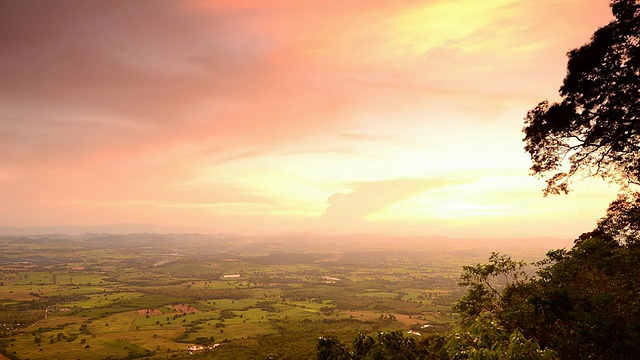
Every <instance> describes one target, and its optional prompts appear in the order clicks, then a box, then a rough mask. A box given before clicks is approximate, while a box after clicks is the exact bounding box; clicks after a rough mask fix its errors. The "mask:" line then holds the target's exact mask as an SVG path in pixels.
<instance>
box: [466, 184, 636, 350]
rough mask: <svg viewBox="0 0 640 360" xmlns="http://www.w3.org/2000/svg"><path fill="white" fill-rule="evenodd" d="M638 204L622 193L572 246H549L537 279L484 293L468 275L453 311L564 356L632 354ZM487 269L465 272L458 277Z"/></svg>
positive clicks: (481, 282)
mask: <svg viewBox="0 0 640 360" xmlns="http://www.w3.org/2000/svg"><path fill="white" fill-rule="evenodd" d="M639 203H640V194H636V196H635V197H631V196H628V195H627V196H621V197H620V198H619V199H618V200H617V201H615V202H614V203H612V204H611V206H610V208H609V210H608V213H607V216H605V217H604V218H603V219H601V220H600V221H599V222H598V226H597V227H596V229H595V230H594V231H592V232H589V233H586V234H583V235H582V236H580V238H579V239H577V240H576V243H575V245H574V247H573V248H572V249H571V250H569V251H567V250H564V249H561V250H554V251H550V252H549V253H548V254H547V257H546V259H545V260H544V261H542V262H540V263H539V264H538V265H539V266H541V268H540V270H539V271H538V272H537V276H536V277H535V278H532V279H528V280H523V281H518V282H513V283H511V284H510V285H507V286H506V287H505V288H504V289H503V291H501V292H500V294H499V296H498V295H497V296H486V294H487V293H491V292H492V290H491V287H490V286H489V285H487V284H486V283H485V282H484V280H483V278H482V277H479V278H478V277H476V278H472V281H470V282H468V283H467V284H466V285H467V286H468V287H469V288H470V291H469V293H468V295H467V296H466V297H465V298H463V300H462V301H461V302H460V303H459V304H458V305H457V308H458V309H459V310H460V311H461V312H462V313H463V314H464V315H465V318H466V319H467V321H468V322H470V321H474V320H475V319H477V318H478V317H480V316H487V314H488V316H490V317H491V318H494V319H496V321H497V322H498V323H499V324H500V326H502V327H504V329H505V330H506V331H507V332H512V331H521V332H522V334H523V335H524V336H525V337H526V338H530V339H534V340H536V341H537V342H538V343H539V344H540V346H541V347H542V348H551V349H554V350H556V351H557V352H558V355H559V356H560V357H561V358H563V359H565V358H566V359H571V358H575V359H587V358H590V359H633V358H637V354H640V297H639V296H638V295H640V294H639V292H640V262H639V260H640V243H639V242H638V228H639V226H640V221H639V219H640V206H638V204H639ZM487 266H489V265H478V267H476V268H469V269H466V274H465V275H463V279H465V278H470V277H469V275H468V273H469V272H470V271H473V270H476V269H477V268H485V267H487ZM507 270H508V269H507ZM469 304H472V305H474V306H469ZM478 309H481V311H478Z"/></svg>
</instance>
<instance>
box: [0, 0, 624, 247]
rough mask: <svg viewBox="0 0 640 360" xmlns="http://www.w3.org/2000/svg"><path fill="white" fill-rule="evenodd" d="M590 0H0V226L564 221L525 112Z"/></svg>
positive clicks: (595, 205)
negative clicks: (536, 167) (533, 158)
mask: <svg viewBox="0 0 640 360" xmlns="http://www.w3.org/2000/svg"><path fill="white" fill-rule="evenodd" d="M611 19H612V15H611V13H610V10H609V7H608V2H607V1H605V0H538V1H528V0H483V1H477V0H422V1H418V0H398V1H382V0H367V1H365V0H344V1H326V0H269V1H257V0H246V1H242V0H220V1H218V0H185V1H162V0H158V1H118V0H108V1H106V0H104V1H101V0H96V1H82V0H78V1H67V0H60V1H48V0H42V1H34V0H24V1H12V0H0V53H1V54H2V55H1V56H0V202H1V203H2V206H1V207H0V226H1V227H38V226H72V225H74V226H76V225H77V226H97V225H105V224H131V223H136V224H137V223H140V224H156V225H164V226H173V227H176V228H178V229H183V230H185V231H189V230H193V231H207V232H233V233H243V234H284V233H298V232H312V233H326V234H349V233H379V234H388V235H412V236H413V235H445V236H453V237H536V236H553V237H569V238H575V237H577V236H578V235H580V234H581V233H582V232H585V231H589V230H591V229H592V228H593V227H594V226H595V223H596V220H597V219H598V218H600V217H602V216H603V215H604V213H605V210H606V208H607V204H608V203H609V202H610V201H612V200H613V199H614V198H615V194H616V193H617V188H616V187H615V186H609V185H607V184H606V183H603V182H602V181H600V180H592V179H584V180H580V181H577V182H576V184H575V185H574V188H575V191H574V192H573V193H571V194H570V195H568V196H550V197H546V198H545V197H543V195H542V188H543V187H544V181H542V180H539V179H536V178H535V177H532V176H530V174H529V173H530V171H529V167H530V166H531V164H530V160H529V158H528V155H527V154H526V153H525V152H524V150H523V146H524V144H523V142H522V138H523V133H522V127H523V125H524V122H523V118H524V116H525V115H526V112H527V111H528V110H529V109H532V108H533V107H535V105H536V104H537V103H538V102H540V101H542V100H545V99H549V100H557V99H558V95H557V91H558V88H559V87H560V85H561V83H562V79H563V77H564V75H565V72H566V53H567V51H569V50H570V49H572V48H575V47H578V46H580V45H582V44H584V43H586V42H588V40H589V38H590V36H591V34H592V33H593V32H594V30H595V29H597V28H598V27H600V26H602V25H604V24H606V23H607V22H609V21H610V20H611Z"/></svg>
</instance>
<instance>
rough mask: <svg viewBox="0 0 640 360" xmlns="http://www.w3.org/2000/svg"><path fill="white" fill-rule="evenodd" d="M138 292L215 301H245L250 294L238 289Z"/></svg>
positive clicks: (149, 288)
mask: <svg viewBox="0 0 640 360" xmlns="http://www.w3.org/2000/svg"><path fill="white" fill-rule="evenodd" d="M138 291H140V292H142V293H145V294H154V295H164V296H168V297H173V298H182V299H191V300H215V299H247V298H250V297H251V294H250V293H249V292H246V291H242V290H238V289H194V288H191V287H184V286H179V287H178V286H167V287H156V288H151V287H144V288H140V289H138Z"/></svg>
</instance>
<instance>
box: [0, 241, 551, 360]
mask: <svg viewBox="0 0 640 360" xmlns="http://www.w3.org/2000/svg"><path fill="white" fill-rule="evenodd" d="M449 242H451V241H449ZM535 244H537V245H538V247H536V246H534V245H535ZM454 245H455V246H452V245H451V244H449V245H447V246H445V245H443V242H442V241H439V240H438V239H431V240H429V239H426V240H425V239H422V240H420V239H407V240H406V241H405V243H403V244H399V243H398V241H391V242H387V243H385V242H383V241H380V239H367V238H359V239H353V238H349V239H312V240H309V241H308V242H307V243H302V242H301V241H299V239H285V240H283V239H248V238H237V237H231V236H229V237H224V236H201V235H197V234H196V235H156V234H133V235H126V236H115V235H96V234H87V235H84V236H77V237H68V236H49V237H41V236H40V237H36V236H34V237H23V238H15V237H0V254H1V255H0V353H1V354H3V355H4V356H6V357H8V358H11V359H32V360H35V359H134V358H149V359H165V358H193V357H205V358H214V359H215V358H220V359H229V358H238V359H263V358H267V357H269V356H271V357H272V358H276V357H277V358H278V359H299V358H313V357H314V351H315V350H314V349H315V339H316V338H317V337H318V336H321V335H327V334H333V335H336V336H338V337H339V338H343V339H350V338H353V336H355V334H357V333H358V332H364V333H372V332H375V331H382V330H395V329H403V330H409V329H414V330H421V329H425V328H424V327H423V326H424V325H430V326H429V327H428V328H429V329H430V331H431V330H433V329H440V330H446V329H449V328H451V327H453V326H455V323H456V320H457V318H456V314H455V313H453V312H452V311H451V305H452V304H453V303H454V302H455V301H456V299H458V298H459V297H460V296H461V295H462V292H461V289H459V288H458V287H457V280H458V276H459V274H460V272H461V267H462V266H463V265H470V264H475V263H477V262H481V261H484V259H486V257H487V256H488V255H489V253H490V250H495V249H496V246H495V244H490V245H488V246H484V247H483V246H478V245H477V244H476V243H474V242H469V241H467V242H463V241H459V242H458V243H457V244H454ZM485 245H486V244H485ZM525 245H527V244H525ZM528 245H531V246H520V247H519V248H518V249H517V250H515V251H514V249H515V248H510V250H511V254H512V255H515V256H516V257H519V258H524V259H528V260H537V259H539V258H541V257H542V256H543V253H544V250H543V249H548V248H550V247H551V246H549V245H548V244H540V243H539V242H537V243H530V244H528ZM514 253H515V254H514ZM196 344H199V345H203V346H205V349H206V350H205V351H199V352H197V353H196V354H194V355H189V353H188V347H189V346H191V345H196ZM216 344H217V345H216ZM214 345H215V348H212V349H207V348H206V347H208V346H212V347H213V346H214Z"/></svg>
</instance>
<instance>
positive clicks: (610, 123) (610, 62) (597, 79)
mask: <svg viewBox="0 0 640 360" xmlns="http://www.w3.org/2000/svg"><path fill="white" fill-rule="evenodd" d="M611 9H612V12H613V15H614V20H612V21H611V22H610V23H609V24H607V25H606V26H604V27H602V28H600V29H598V30H597V31H596V32H595V33H594V34H593V36H592V38H591V41H590V42H589V43H587V44H585V45H583V46H581V47H579V48H577V49H574V50H572V51H570V52H569V54H568V56H569V62H568V65H567V75H566V77H565V79H564V82H563V85H562V87H561V88H560V95H561V96H562V100H561V101H560V102H558V103H553V104H549V102H548V101H543V102H541V103H539V104H538V106H536V107H535V108H534V109H532V110H530V111H529V112H528V113H527V116H526V118H525V127H524V129H523V131H524V133H525V138H524V141H525V143H526V146H525V150H526V151H527V152H528V153H529V154H530V156H531V161H532V163H533V166H532V167H531V170H532V171H533V173H534V174H536V175H538V176H540V177H547V179H546V182H547V187H546V189H545V190H544V192H545V195H547V194H559V193H568V192H569V190H570V189H569V185H570V181H571V179H572V177H573V176H574V175H577V174H580V175H585V176H596V177H602V178H605V179H607V180H610V181H614V182H617V183H620V184H622V185H628V184H639V183H640V2H638V1H637V0H613V1H612V2H611Z"/></svg>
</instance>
